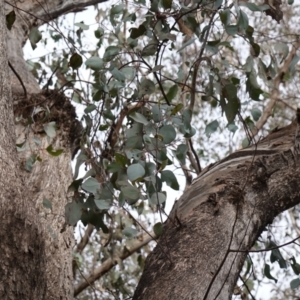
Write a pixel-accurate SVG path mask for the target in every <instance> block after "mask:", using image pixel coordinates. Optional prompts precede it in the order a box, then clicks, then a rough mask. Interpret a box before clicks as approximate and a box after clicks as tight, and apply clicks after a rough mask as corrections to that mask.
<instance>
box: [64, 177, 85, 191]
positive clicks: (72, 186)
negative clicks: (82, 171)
mask: <svg viewBox="0 0 300 300" xmlns="http://www.w3.org/2000/svg"><path fill="white" fill-rule="evenodd" d="M82 181H83V180H82V179H77V180H74V181H73V182H72V183H71V184H70V185H69V187H68V192H77V191H78V190H79V188H80V187H81V184H82Z"/></svg>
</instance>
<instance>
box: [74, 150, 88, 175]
mask: <svg viewBox="0 0 300 300" xmlns="http://www.w3.org/2000/svg"><path fill="white" fill-rule="evenodd" d="M86 161H87V156H86V155H85V152H83V151H82V150H80V152H79V155H78V156H77V159H76V164H75V172H74V179H76V178H77V177H78V173H79V167H80V166H81V165H82V164H83V163H85V162H86Z"/></svg>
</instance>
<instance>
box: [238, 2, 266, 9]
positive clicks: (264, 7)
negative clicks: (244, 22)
mask: <svg viewBox="0 0 300 300" xmlns="http://www.w3.org/2000/svg"><path fill="white" fill-rule="evenodd" d="M239 5H240V6H245V7H247V8H248V9H250V10H251V11H264V10H267V9H270V6H269V5H266V4H264V5H256V4H254V3H251V2H239Z"/></svg>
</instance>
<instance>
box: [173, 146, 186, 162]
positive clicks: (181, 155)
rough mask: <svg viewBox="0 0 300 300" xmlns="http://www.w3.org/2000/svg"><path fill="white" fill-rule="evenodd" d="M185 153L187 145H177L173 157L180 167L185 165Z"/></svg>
mask: <svg viewBox="0 0 300 300" xmlns="http://www.w3.org/2000/svg"><path fill="white" fill-rule="evenodd" d="M186 153H187V145H185V144H180V145H178V147H177V149H176V151H175V156H176V158H177V159H178V160H179V161H180V163H181V164H182V165H185V158H186Z"/></svg>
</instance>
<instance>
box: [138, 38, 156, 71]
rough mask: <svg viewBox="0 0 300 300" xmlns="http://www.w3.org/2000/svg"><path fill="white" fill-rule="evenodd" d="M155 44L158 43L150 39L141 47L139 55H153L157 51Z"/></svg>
mask: <svg viewBox="0 0 300 300" xmlns="http://www.w3.org/2000/svg"><path fill="white" fill-rule="evenodd" d="M157 46H158V44H157V43H156V42H153V41H151V42H150V43H149V44H148V45H147V46H145V47H144V48H143V50H142V53H141V55H142V56H143V57H146V56H151V55H154V54H155V53H156V51H157ZM151 71H153V70H151Z"/></svg>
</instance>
